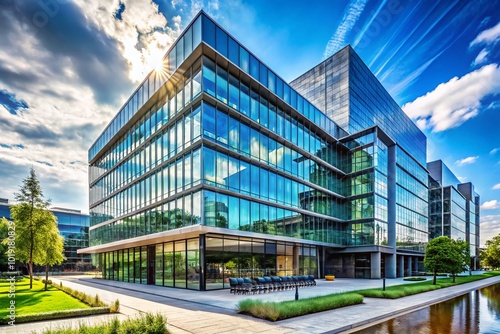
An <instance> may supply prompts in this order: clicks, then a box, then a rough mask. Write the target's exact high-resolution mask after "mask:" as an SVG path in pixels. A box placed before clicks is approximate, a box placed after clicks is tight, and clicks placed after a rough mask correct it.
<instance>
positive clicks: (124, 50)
mask: <svg viewBox="0 0 500 334" xmlns="http://www.w3.org/2000/svg"><path fill="white" fill-rule="evenodd" d="M75 3H76V4H77V5H78V6H79V7H80V9H81V10H82V12H83V13H84V14H85V16H86V18H87V20H89V21H90V22H93V23H94V24H96V25H97V26H98V27H99V29H101V30H102V31H104V32H105V33H106V35H108V36H109V37H111V38H113V39H114V40H116V41H117V43H118V45H119V51H120V53H121V54H122V55H123V57H124V58H125V59H126V61H127V63H128V65H129V77H130V79H132V80H133V81H134V82H140V81H142V80H143V79H144V77H145V75H146V74H147V73H149V72H150V71H151V70H152V69H153V68H154V65H155V64H157V62H158V60H159V59H161V58H162V57H163V56H164V55H165V53H166V51H167V49H168V48H169V47H170V45H172V43H173V42H174V41H175V39H176V38H177V36H178V35H179V34H180V31H181V30H180V17H177V18H176V19H173V21H174V25H173V28H170V27H168V26H167V19H166V18H165V16H163V14H162V13H161V12H159V11H158V5H157V4H155V3H154V2H153V1H136V0H122V1H119V0H108V1H102V0H75ZM120 3H122V4H123V5H124V6H125V9H124V10H123V12H122V13H121V18H122V19H121V20H117V19H115V17H114V13H115V12H116V10H117V9H118V7H119V5H120ZM179 3H180V2H179V1H177V2H175V4H176V5H178V4H179Z"/></svg>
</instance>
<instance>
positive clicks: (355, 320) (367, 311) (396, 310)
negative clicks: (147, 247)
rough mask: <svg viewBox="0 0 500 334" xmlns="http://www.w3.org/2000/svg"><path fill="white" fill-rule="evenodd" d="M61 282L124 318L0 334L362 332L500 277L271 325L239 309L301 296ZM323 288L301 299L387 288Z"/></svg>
mask: <svg viewBox="0 0 500 334" xmlns="http://www.w3.org/2000/svg"><path fill="white" fill-rule="evenodd" d="M52 279H53V281H55V283H57V284H58V283H59V281H62V282H63V285H66V286H69V287H72V288H75V289H78V290H80V291H84V292H86V293H89V294H99V296H100V297H101V299H103V300H104V301H107V302H111V301H113V300H115V299H117V298H118V299H119V300H120V305H121V310H120V312H121V313H120V314H118V315H106V316H98V317H86V318H81V319H82V320H80V319H78V318H77V319H68V320H59V321H47V322H37V323H31V324H19V325H16V326H15V327H5V326H2V327H0V333H30V332H32V331H34V330H36V331H41V330H42V329H45V328H57V327H60V326H75V325H77V324H78V322H79V321H83V322H84V323H87V324H91V323H92V322H96V321H102V320H103V319H111V318H113V317H119V318H125V317H128V316H134V315H137V314H138V313H139V312H153V313H161V314H165V315H166V316H167V318H168V328H169V331H170V332H171V333H173V334H184V333H196V334H198V333H201V334H205V333H206V334H208V333H262V332H266V333H294V334H299V333H339V332H343V331H350V330H352V329H353V328H359V327H360V326H364V325H366V324H368V323H372V322H379V321H382V320H385V319H387V318H391V317H394V316H396V315H400V314H403V313H407V312H409V311H413V310H417V309H420V308H423V307H427V306H429V305H431V304H434V303H438V302H440V301H443V300H446V299H449V298H453V297H455V296H459V295H461V294H464V293H467V292H469V291H473V290H476V289H478V288H481V287H484V286H488V285H491V284H495V283H499V282H500V276H496V277H492V278H488V279H485V280H480V281H477V282H473V283H468V284H462V285H458V286H454V287H451V288H447V289H439V290H436V291H431V292H426V293H422V294H418V295H414V296H409V297H405V298H400V299H396V300H386V299H374V298H365V301H364V303H363V304H360V305H354V306H349V307H345V308H341V309H337V310H331V311H325V312H320V313H316V314H312V315H307V316H302V317H297V318H293V319H289V320H283V321H278V322H275V323H271V322H268V321H264V320H260V319H255V318H251V317H248V316H243V315H239V314H237V313H236V310H235V309H236V304H237V302H238V301H239V300H241V299H245V298H256V299H262V300H273V301H283V300H293V299H294V296H295V291H294V290H291V291H283V292H272V293H267V294H260V295H253V296H247V295H236V296H235V295H233V294H230V293H229V291H228V290H217V291H207V292H199V291H190V290H180V289H172V288H162V287H155V286H148V285H139V284H133V283H124V282H113V281H105V280H100V279H93V278H88V277H54V278H52ZM317 282H318V286H317V287H311V288H300V289H299V295H300V298H306V297H311V296H317V295H324V294H330V293H334V292H342V291H351V290H358V289H363V288H370V287H380V286H382V280H360V279H336V280H335V281H334V282H326V281H324V280H318V281H317ZM386 283H387V286H389V285H397V284H402V283H408V282H404V281H403V280H402V279H388V280H386Z"/></svg>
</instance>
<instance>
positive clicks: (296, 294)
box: [295, 285, 299, 300]
mask: <svg viewBox="0 0 500 334" xmlns="http://www.w3.org/2000/svg"><path fill="white" fill-rule="evenodd" d="M295 300H299V286H298V285H296V286H295Z"/></svg>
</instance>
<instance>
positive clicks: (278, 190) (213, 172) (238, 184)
mask: <svg viewBox="0 0 500 334" xmlns="http://www.w3.org/2000/svg"><path fill="white" fill-rule="evenodd" d="M203 178H204V182H205V183H207V184H210V185H215V186H217V187H221V188H225V189H229V190H232V191H234V192H237V193H241V194H245V195H251V196H252V197H255V198H261V199H265V200H267V201H271V202H275V203H280V204H285V205H288V206H292V207H297V208H303V209H308V210H312V211H315V212H317V213H321V214H325V215H329V216H334V217H339V216H340V215H341V213H340V209H339V208H340V204H339V202H340V200H337V201H336V200H335V198H334V197H333V196H331V195H328V194H326V193H324V192H322V191H320V190H316V189H313V188H310V187H308V186H306V185H304V184H303V183H300V182H297V181H294V180H291V179H289V178H286V177H284V176H282V175H279V174H276V173H273V172H270V171H268V170H267V169H265V168H260V167H258V166H255V165H253V164H249V163H247V162H245V161H242V160H240V159H237V158H233V157H229V156H228V155H226V154H224V153H221V152H216V151H214V150H212V149H209V148H204V149H203ZM310 202H314V205H311V204H310Z"/></svg>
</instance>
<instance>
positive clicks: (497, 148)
mask: <svg viewBox="0 0 500 334" xmlns="http://www.w3.org/2000/svg"><path fill="white" fill-rule="evenodd" d="M499 151H500V147H495V148H494V149H492V150H491V151H490V154H491V155H494V154H495V153H497V152H499Z"/></svg>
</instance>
